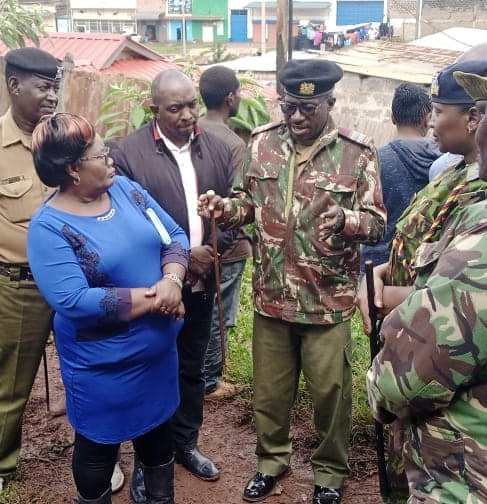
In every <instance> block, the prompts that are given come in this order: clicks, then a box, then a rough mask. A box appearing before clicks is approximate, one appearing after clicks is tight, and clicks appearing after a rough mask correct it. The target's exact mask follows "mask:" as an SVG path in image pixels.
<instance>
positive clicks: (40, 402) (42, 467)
mask: <svg viewBox="0 0 487 504" xmlns="http://www.w3.org/2000/svg"><path fill="white" fill-rule="evenodd" d="M48 355H49V366H50V380H51V402H55V401H56V400H58V399H59V398H60V397H61V395H62V394H63V389H62V386H61V383H60V379H59V372H58V364H57V359H56V358H55V355H54V349H53V346H52V345H50V346H49V347H48ZM44 394H45V393H44V379H43V375H42V369H41V371H40V372H39V375H38V376H37V380H36V383H35V386H34V390H33V394H32V397H31V400H30V402H29V404H28V408H27V413H26V418H25V422H24V442H23V453H22V464H21V468H20V471H19V475H18V481H17V482H16V490H17V491H16V492H15V493H16V494H17V496H16V497H15V498H14V500H12V504H19V503H21V504H61V503H72V502H73V498H74V496H75V490H74V483H73V480H72V476H71V453H72V446H71V440H72V431H71V429H70V427H69V425H68V423H67V422H66V419H65V417H60V418H56V419H49V418H48V417H47V414H46V406H45V399H44V397H45V395H44ZM294 439H295V455H294V457H293V463H292V472H291V474H290V475H289V476H287V477H286V478H284V479H283V480H282V481H281V484H280V489H279V490H280V494H279V495H275V496H272V497H270V498H269V499H268V500H266V502H267V503H269V504H294V503H296V504H297V503H307V502H311V494H312V488H313V478H312V473H311V470H310V466H309V462H308V459H309V456H310V454H311V451H312V445H313V440H312V435H311V430H310V429H309V427H308V426H301V425H298V426H296V427H295V429H294ZM200 445H201V447H202V449H203V450H204V451H205V452H206V453H208V454H209V455H211V456H212V458H213V460H215V462H216V463H217V464H218V465H219V467H220V468H221V469H222V476H221V478H220V480H219V481H217V482H214V483H205V482H203V481H200V480H198V479H196V478H194V477H193V476H191V475H190V474H189V473H187V472H186V471H185V470H184V469H182V468H181V467H180V466H176V502H177V504H241V503H242V502H243V501H242V499H241V497H240V495H241V491H242V488H243V486H244V484H245V482H246V481H247V479H248V478H249V476H250V475H252V473H253V471H254V469H255V465H254V464H255V456H254V449H255V433H254V429H253V426H252V423H251V415H250V412H249V408H248V405H247V404H245V403H243V402H242V401H240V400H238V399H236V400H232V401H228V402H221V403H218V404H207V405H206V411H205V424H204V426H203V429H202V432H201V440H200ZM372 457H373V451H372V450H371V448H370V447H369V446H367V445H355V446H354V447H353V448H352V450H351V465H352V470H353V476H352V477H351V478H350V479H349V480H348V481H347V484H346V489H345V498H344V500H343V502H344V503H345V504H352V503H353V504H378V503H381V502H382V500H381V498H380V496H379V492H378V484H377V478H376V474H375V473H374V468H373V464H371V463H370V459H371V458H372ZM131 462H132V446H131V444H129V443H126V444H124V445H123V446H122V468H123V470H124V472H125V475H126V477H127V478H126V479H127V480H128V479H129V478H128V476H129V474H130V470H131ZM113 502H114V504H129V503H130V498H129V494H128V485H127V482H126V484H125V486H124V488H123V489H122V491H121V492H120V493H118V494H116V495H115V496H114V497H113Z"/></svg>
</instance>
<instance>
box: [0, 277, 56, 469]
mask: <svg viewBox="0 0 487 504" xmlns="http://www.w3.org/2000/svg"><path fill="white" fill-rule="evenodd" d="M50 318H51V310H50V308H49V306H48V305H47V303H46V302H45V301H44V299H43V298H42V296H41V294H40V292H39V290H38V289H37V287H36V285H35V284H34V283H33V282H31V281H27V280H26V281H12V280H10V279H9V278H7V277H5V276H3V275H0V476H2V475H3V476H4V475H8V474H10V473H12V472H13V471H15V469H16V467H17V462H18V458H19V453H20V443H21V435H22V416H23V414H24V409H25V405H26V403H27V400H28V399H29V395H30V392H31V389H32V385H33V383H34V378H35V376H36V373H37V369H38V367H39V363H40V361H41V357H42V353H43V350H44V347H45V344H46V340H47V337H48V336H49V331H50Z"/></svg>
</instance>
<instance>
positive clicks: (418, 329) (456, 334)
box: [367, 202, 487, 420]
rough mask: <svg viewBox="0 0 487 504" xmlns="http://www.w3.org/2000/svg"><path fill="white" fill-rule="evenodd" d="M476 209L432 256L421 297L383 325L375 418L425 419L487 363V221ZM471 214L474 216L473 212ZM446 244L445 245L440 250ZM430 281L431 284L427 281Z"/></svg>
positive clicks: (373, 373)
mask: <svg viewBox="0 0 487 504" xmlns="http://www.w3.org/2000/svg"><path fill="white" fill-rule="evenodd" d="M482 205H483V206H482V213H479V212H477V213H476V214H475V213H474V209H473V208H472V207H473V206H476V205H472V206H471V207H467V208H465V209H464V210H463V211H462V212H460V213H459V214H458V215H457V216H456V218H455V220H454V222H453V223H452V225H451V226H449V227H448V228H447V229H445V233H444V239H442V240H440V242H438V246H439V248H436V250H433V251H431V250H430V257H431V258H432V259H434V260H436V258H437V257H438V251H441V253H440V254H439V259H438V261H437V262H436V264H435V262H434V260H432V261H431V262H430V263H429V264H425V268H426V269H427V268H430V269H429V270H428V271H430V270H431V269H432V272H431V274H426V275H423V277H421V274H422V273H421V272H420V276H419V277H418V280H417V282H416V290H415V291H413V292H412V293H411V295H410V296H409V297H408V298H407V299H406V300H405V301H404V302H403V303H402V304H400V305H399V306H398V307H397V308H396V309H395V310H393V311H392V312H391V313H390V314H389V315H388V316H387V317H386V319H385V320H384V323H383V326H382V330H381V336H382V338H383V340H384V346H383V348H382V350H381V351H380V353H379V354H378V355H377V357H376V358H375V359H374V361H373V363H372V367H371V368H370V370H369V372H368V373H367V388H368V396H369V402H370V405H371V408H372V410H373V413H374V416H375V417H376V418H377V419H378V420H381V410H387V411H389V412H392V413H394V414H395V415H397V416H398V417H401V418H404V417H414V416H416V415H421V416H424V415H427V414H429V413H431V412H433V411H436V410H438V409H440V408H444V407H446V406H448V405H449V403H450V401H451V400H452V398H453V396H454V395H455V393H456V391H457V390H458V389H459V387H464V386H466V385H468V384H469V383H470V382H471V381H472V377H474V376H475V375H476V373H478V372H479V370H480V367H481V366H485V363H486V361H487V339H486V337H485V334H486V326H487V221H486V219H485V217H484V216H485V215H486V214H487V213H486V210H487V209H486V204H485V202H482ZM469 212H470V213H469ZM442 241H443V244H442V243H441V242H442ZM424 276H426V277H424Z"/></svg>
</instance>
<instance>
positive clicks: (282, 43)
mask: <svg viewBox="0 0 487 504" xmlns="http://www.w3.org/2000/svg"><path fill="white" fill-rule="evenodd" d="M292 21H293V19H292V0H277V20H276V37H277V40H276V75H278V74H279V72H280V71H281V69H282V67H283V66H284V65H285V64H286V61H288V60H289V59H291V58H292V42H293V33H292ZM276 85H277V92H278V93H279V92H280V91H281V89H280V85H279V81H278V80H277V83H276Z"/></svg>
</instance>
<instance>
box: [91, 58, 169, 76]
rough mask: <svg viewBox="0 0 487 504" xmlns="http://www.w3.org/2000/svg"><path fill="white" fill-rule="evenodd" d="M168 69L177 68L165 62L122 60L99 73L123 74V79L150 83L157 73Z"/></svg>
mask: <svg viewBox="0 0 487 504" xmlns="http://www.w3.org/2000/svg"><path fill="white" fill-rule="evenodd" d="M168 68H177V65H176V64H175V63H172V62H170V61H165V60H161V61H151V60H143V59H138V58H137V59H123V60H118V61H115V62H114V63H113V65H112V66H110V67H109V68H106V69H105V70H102V71H101V73H103V74H123V75H125V77H130V78H134V79H144V80H148V81H152V80H153V79H154V77H155V76H156V75H157V74H158V73H159V72H162V71H163V70H167V69H168Z"/></svg>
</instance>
